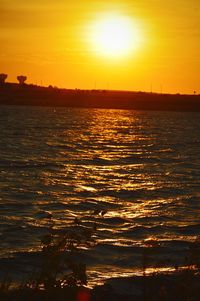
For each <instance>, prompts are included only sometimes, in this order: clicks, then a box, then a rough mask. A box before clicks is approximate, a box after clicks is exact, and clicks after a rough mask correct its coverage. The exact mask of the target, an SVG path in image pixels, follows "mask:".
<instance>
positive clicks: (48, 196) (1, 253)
mask: <svg viewBox="0 0 200 301" xmlns="http://www.w3.org/2000/svg"><path fill="white" fill-rule="evenodd" d="M199 120H200V115H199V113H177V112H136V111H126V110H100V109H68V108H56V109H53V108H40V107H34V108H33V107H14V106H13V107H7V106H2V107H0V189H1V190H0V239H1V245H0V257H1V259H0V262H1V263H2V267H3V269H2V271H3V273H4V274H5V271H6V272H7V271H9V270H10V271H12V273H16V274H20V273H21V274H23V273H24V272H25V270H26V269H27V267H28V266H29V265H30V266H31V265H33V264H34V260H36V259H35V258H37V256H40V249H41V237H42V236H43V235H44V234H46V233H47V232H48V228H49V219H48V218H46V217H48V214H51V215H52V219H51V220H52V221H51V222H53V224H54V228H55V230H56V231H58V232H62V231H65V230H66V229H68V228H70V227H74V220H75V218H76V217H77V218H78V219H79V220H80V224H79V225H78V226H77V227H79V228H80V231H81V229H87V228H88V229H89V228H90V227H92V226H93V225H95V227H96V228H97V230H96V231H95V233H94V234H93V239H94V241H95V245H94V246H93V247H88V248H85V249H84V250H82V252H81V255H80V256H81V260H83V261H84V262H86V264H87V268H88V275H89V280H90V282H91V283H93V284H94V283H100V282H101V281H104V279H106V278H108V277H113V276H117V275H120V276H123V275H131V274H134V273H140V271H141V265H142V258H143V255H142V254H143V251H144V249H145V248H147V247H149V245H151V247H153V248H152V249H153V251H154V252H151V254H150V256H149V259H148V261H149V266H150V267H152V268H154V269H155V268H156V269H160V270H162V269H165V268H170V267H173V266H174V265H175V264H179V265H184V258H185V257H186V256H187V252H188V249H189V247H190V244H191V243H192V241H193V240H194V239H195V238H196V236H198V235H199V234H200V189H199V187H200V155H199V154H200V122H199ZM24 263H26V265H25V264H24ZM25 266H26V268H25ZM30 269H31V268H30Z"/></svg>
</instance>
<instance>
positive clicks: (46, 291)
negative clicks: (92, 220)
mask: <svg viewBox="0 0 200 301" xmlns="http://www.w3.org/2000/svg"><path fill="white" fill-rule="evenodd" d="M46 219H48V221H47V222H48V225H49V226H48V233H47V234H46V235H45V236H43V237H41V251H40V252H41V259H42V260H41V261H40V264H39V268H37V269H36V270H34V271H33V272H32V274H31V275H29V278H27V279H26V280H24V281H21V282H20V283H19V282H18V283H16V282H12V281H11V280H10V279H9V275H7V276H5V277H4V279H3V280H1V282H0V301H65V300H68V301H110V300H115V301H199V300H200V239H199V237H197V238H196V240H195V241H194V242H193V243H192V244H191V247H190V248H189V250H188V256H187V258H185V267H184V268H183V267H182V268H179V267H178V265H175V267H174V271H171V272H168V273H163V274H162V273H152V274H149V275H148V274H147V269H148V268H149V263H148V260H149V257H150V256H154V255H155V253H154V252H155V250H154V247H155V242H153V243H152V244H149V245H148V247H146V248H144V250H143V254H142V256H141V258H142V260H141V272H142V275H141V276H135V277H129V278H113V279H110V280H107V282H106V283H105V284H104V285H101V286H96V287H94V288H93V289H90V288H88V287H87V272H86V265H85V264H84V262H82V259H81V256H80V255H81V252H82V251H81V250H82V249H83V248H86V247H87V248H90V249H92V247H93V246H94V245H95V243H96V242H95V233H96V231H98V230H97V228H96V225H95V224H91V225H89V226H88V225H86V224H84V220H82V219H79V218H77V217H76V218H75V219H74V221H72V224H71V226H70V227H69V228H68V229H67V230H66V231H65V232H64V233H61V234H60V232H58V231H57V229H56V228H55V225H54V222H53V220H52V215H51V214H49V216H47V218H46ZM119 288H122V290H121V291H120V290H119Z"/></svg>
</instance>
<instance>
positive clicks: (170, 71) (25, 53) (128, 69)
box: [0, 0, 200, 94]
mask: <svg viewBox="0 0 200 301" xmlns="http://www.w3.org/2000/svg"><path fill="white" fill-rule="evenodd" d="M113 16H122V17H125V18H128V19H129V20H131V21H132V24H133V26H134V27H135V30H136V32H137V40H136V41H135V42H134V43H135V45H134V46H135V47H134V49H131V50H130V49H129V53H128V54H127V53H126V54H124V55H121V56H117V55H115V53H114V47H115V44H113V48H112V52H113V53H111V54H109V56H107V55H105V53H104V54H103V53H99V52H98V43H97V42H98V39H99V33H98V32H97V31H96V39H97V42H96V45H95V42H94V41H93V40H94V37H93V36H92V34H91V33H92V32H93V34H95V32H94V30H93V29H94V28H95V26H96V25H95V24H97V23H98V21H103V20H104V19H105V18H107V19H108V20H109V18H112V17H113ZM111 43H112V42H111ZM119 43H120V37H119ZM122 43H123V42H122ZM0 45H1V51H0V73H6V74H8V79H7V81H9V82H16V77H17V76H18V75H26V76H27V83H33V84H38V85H44V86H48V85H53V86H57V87H61V88H80V89H95V88H96V89H118V90H134V91H153V92H163V93H165V92H166V93H187V94H188V93H189V94H192V93H194V91H196V92H197V93H199V94H200V0H168V1H161V0H123V1H118V0H110V1H109V0H106V1H104V0H73V1H68V0H51V1H50V0H18V1H17V0H0Z"/></svg>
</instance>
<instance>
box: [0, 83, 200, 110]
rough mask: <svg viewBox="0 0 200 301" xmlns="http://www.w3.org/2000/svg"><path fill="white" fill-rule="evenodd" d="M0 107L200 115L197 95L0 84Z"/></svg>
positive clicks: (199, 103) (199, 101)
mask: <svg viewBox="0 0 200 301" xmlns="http://www.w3.org/2000/svg"><path fill="white" fill-rule="evenodd" d="M0 105H22V106H47V107H72V108H102V109H128V110H145V111H177V112H178V111H180V112H200V95H189V94H188V95H187V94H185V95H184V94H159V93H149V92H134V91H132V92H131V91H111V90H79V89H75V90H72V89H58V88H54V87H51V86H49V87H48V88H47V87H41V86H35V85H27V84H26V85H19V84H12V83H5V84H1V85H0Z"/></svg>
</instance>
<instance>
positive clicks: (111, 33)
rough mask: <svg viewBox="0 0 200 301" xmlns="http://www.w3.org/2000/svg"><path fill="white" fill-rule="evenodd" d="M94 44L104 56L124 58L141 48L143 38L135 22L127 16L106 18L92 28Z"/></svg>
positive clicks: (95, 23) (97, 50) (96, 49)
mask: <svg viewBox="0 0 200 301" xmlns="http://www.w3.org/2000/svg"><path fill="white" fill-rule="evenodd" d="M91 36H92V44H93V48H94V49H95V51H96V52H97V53H98V54H99V55H102V56H105V57H106V56H107V57H109V58H111V57H114V58H115V57H124V56H127V55H129V54H131V53H132V52H134V51H135V50H136V48H138V47H139V44H140V40H141V36H140V33H139V30H138V27H137V26H136V24H135V23H134V22H133V20H132V19H131V18H129V17H126V16H118V15H116V16H115V15H114V16H106V17H104V18H102V19H99V20H97V21H96V22H94V24H93V26H92V34H91Z"/></svg>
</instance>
